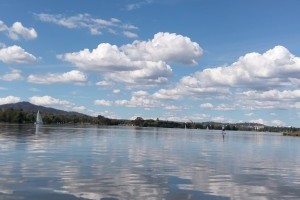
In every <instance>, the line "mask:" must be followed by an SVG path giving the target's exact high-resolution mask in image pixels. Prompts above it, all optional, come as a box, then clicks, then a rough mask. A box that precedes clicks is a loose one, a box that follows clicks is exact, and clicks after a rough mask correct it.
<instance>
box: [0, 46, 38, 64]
mask: <svg viewBox="0 0 300 200" xmlns="http://www.w3.org/2000/svg"><path fill="white" fill-rule="evenodd" d="M0 61H2V62H4V63H13V64H26V63H32V62H35V61H37V58H36V57H35V56H34V55H32V54H30V53H28V52H26V51H25V50H24V49H22V48H21V47H19V46H17V45H13V46H9V47H3V48H0Z"/></svg>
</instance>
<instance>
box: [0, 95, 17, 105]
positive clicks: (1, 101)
mask: <svg viewBox="0 0 300 200" xmlns="http://www.w3.org/2000/svg"><path fill="white" fill-rule="evenodd" d="M20 101H21V98H20V97H15V96H7V97H2V98H0V105H2V104H8V103H18V102H20Z"/></svg>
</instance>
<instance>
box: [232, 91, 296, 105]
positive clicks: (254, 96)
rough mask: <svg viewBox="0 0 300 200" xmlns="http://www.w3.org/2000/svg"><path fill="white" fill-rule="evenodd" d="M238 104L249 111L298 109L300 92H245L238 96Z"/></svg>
mask: <svg viewBox="0 0 300 200" xmlns="http://www.w3.org/2000/svg"><path fill="white" fill-rule="evenodd" d="M237 97H238V99H239V100H238V101H239V102H238V104H239V105H240V106H243V107H245V108H248V109H293V108H298V107H299V105H298V102H299V101H300V90H283V91H279V90H275V89H274V90H269V91H263V92H262V91H256V90H251V91H245V92H242V93H238V94H237Z"/></svg>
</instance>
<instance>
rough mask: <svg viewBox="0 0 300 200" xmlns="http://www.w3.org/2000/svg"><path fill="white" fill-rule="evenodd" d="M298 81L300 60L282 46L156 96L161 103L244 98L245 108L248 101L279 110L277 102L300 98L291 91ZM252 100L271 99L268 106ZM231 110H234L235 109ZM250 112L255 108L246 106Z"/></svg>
mask: <svg viewBox="0 0 300 200" xmlns="http://www.w3.org/2000/svg"><path fill="white" fill-rule="evenodd" d="M299 77H300V57H296V56H295V55H293V54H291V53H290V52H289V51H288V50H287V49H286V48H285V47H283V46H276V47H274V48H273V49H270V50H268V51H266V52H265V53H262V54H260V53H256V52H254V53H248V54H246V55H244V56H241V57H240V58H239V59H238V60H237V61H236V62H234V63H232V64H230V65H228V66H220V67H215V68H207V69H204V70H202V71H197V72H195V73H194V74H191V75H189V76H184V77H182V78H181V79H180V81H179V82H178V84H177V85H176V86H175V87H173V88H169V89H161V90H159V91H157V92H156V93H155V96H156V97H157V98H161V99H179V98H187V97H190V98H201V99H203V98H214V99H216V98H218V99H222V98H223V99H224V98H227V99H228V100H232V101H234V100H236V101H239V97H240V96H241V94H242V96H243V97H244V98H243V101H240V103H241V104H242V105H247V103H249V101H247V99H250V100H251V99H252V103H256V105H254V107H267V108H274V107H276V106H278V103H276V102H274V100H275V99H277V100H283V101H284V100H285V99H291V98H294V99H295V98H298V95H299V94H298V93H299V91H297V90H294V91H293V92H291V91H290V90H291V88H294V89H295V87H297V84H295V83H300V81H299ZM259 93H260V94H259ZM253 98H259V99H262V98H264V99H269V101H270V102H266V101H265V102H264V104H266V106H263V105H262V104H261V102H255V101H253ZM259 104H261V105H259ZM238 106H240V105H238ZM230 107H231V108H232V109H234V108H235V107H236V106H234V105H232V106H230ZM220 108H221V107H220ZM247 109H252V106H249V105H247Z"/></svg>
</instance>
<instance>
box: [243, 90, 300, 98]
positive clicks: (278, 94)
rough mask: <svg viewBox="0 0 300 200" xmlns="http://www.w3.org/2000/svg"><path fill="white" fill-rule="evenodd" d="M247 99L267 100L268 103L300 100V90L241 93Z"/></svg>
mask: <svg viewBox="0 0 300 200" xmlns="http://www.w3.org/2000/svg"><path fill="white" fill-rule="evenodd" d="M241 95H242V96H244V97H246V98H247V99H256V100H266V101H273V100H275V101H278V100H280V101H286V100H292V99H294V100H300V90H293V91H292V90H284V91H279V90H275V89H274V90H269V91H264V92H261V91H256V90H251V91H246V92H243V93H241Z"/></svg>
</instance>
